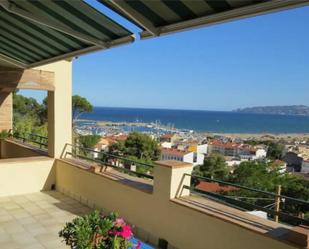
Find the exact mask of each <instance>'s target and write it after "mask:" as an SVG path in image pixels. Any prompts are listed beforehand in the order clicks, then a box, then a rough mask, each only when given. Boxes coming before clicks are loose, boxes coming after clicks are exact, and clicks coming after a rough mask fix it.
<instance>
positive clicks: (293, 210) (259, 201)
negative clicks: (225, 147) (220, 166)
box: [184, 174, 309, 225]
mask: <svg viewBox="0 0 309 249" xmlns="http://www.w3.org/2000/svg"><path fill="white" fill-rule="evenodd" d="M185 175H186V176H190V177H191V185H190V186H184V188H185V189H189V190H190V192H191V193H194V194H197V195H199V196H203V197H206V198H208V199H211V200H214V201H216V202H219V203H222V204H225V205H228V206H231V207H234V208H237V209H240V210H242V211H256V210H258V211H263V212H265V213H267V216H268V218H271V219H274V220H277V221H278V220H280V222H282V223H287V224H291V225H300V224H303V225H309V220H308V219H306V218H304V213H305V212H309V202H308V201H305V200H301V199H296V198H292V197H288V196H285V195H279V194H276V193H272V192H267V191H263V190H259V189H254V188H249V187H245V186H242V185H238V184H234V183H230V182H225V181H221V180H215V179H211V178H207V177H200V176H196V175H189V174H185ZM201 182H207V183H214V184H216V186H217V189H216V190H213V189H210V188H209V191H208V189H207V187H205V188H204V189H202V187H197V185H198V184H199V183H201ZM301 214H302V215H301Z"/></svg>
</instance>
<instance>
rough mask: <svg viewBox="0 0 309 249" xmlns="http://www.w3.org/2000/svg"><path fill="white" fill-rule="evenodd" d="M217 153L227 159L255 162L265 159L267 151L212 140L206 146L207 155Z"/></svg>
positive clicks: (260, 148) (246, 145)
mask: <svg viewBox="0 0 309 249" xmlns="http://www.w3.org/2000/svg"><path fill="white" fill-rule="evenodd" d="M212 153H219V154H222V155H224V156H229V157H240V159H245V160H257V159H263V158H266V155H267V151H266V149H265V148H262V147H261V146H260V147H253V146H251V145H248V144H240V143H235V142H226V143H224V142H222V141H220V140H217V139H214V140H212V141H210V142H209V144H208V154H212Z"/></svg>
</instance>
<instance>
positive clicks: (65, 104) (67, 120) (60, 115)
mask: <svg viewBox="0 0 309 249" xmlns="http://www.w3.org/2000/svg"><path fill="white" fill-rule="evenodd" d="M37 69H40V70H46V71H52V72H54V73H55V75H54V87H55V90H54V91H48V155H49V156H51V157H55V158H59V157H60V156H61V154H62V151H63V149H64V146H65V144H66V143H72V63H71V62H70V61H59V62H55V63H51V64H48V65H45V66H42V67H39V68H37Z"/></svg>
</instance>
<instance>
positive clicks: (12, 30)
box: [0, 0, 134, 68]
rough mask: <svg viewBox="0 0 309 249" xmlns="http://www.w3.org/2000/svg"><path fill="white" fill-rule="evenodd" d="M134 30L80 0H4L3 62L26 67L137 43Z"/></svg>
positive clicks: (0, 4) (0, 10)
mask: <svg viewBox="0 0 309 249" xmlns="http://www.w3.org/2000/svg"><path fill="white" fill-rule="evenodd" d="M133 41H134V37H133V33H132V32H130V31H128V30H127V29H126V28H124V27H122V26H121V25H119V24H117V23H116V22H114V21H113V20H111V19H110V18H108V17H107V16H105V15H103V14H102V13H101V12H99V11H97V10H96V9H94V8H93V7H91V6H90V5H88V4H87V3H85V2H83V1H80V0H73V1H72V0H61V1H52V0H41V1H37V0H0V65H2V66H4V65H6V66H9V65H10V66H17V67H22V68H28V67H34V66H38V65H42V64H46V63H48V62H53V61H57V60H61V59H65V58H72V57H74V56H76V55H80V54H83V53H87V52H92V51H96V50H100V49H107V48H111V47H114V46H116V45H120V44H123V43H129V42H133Z"/></svg>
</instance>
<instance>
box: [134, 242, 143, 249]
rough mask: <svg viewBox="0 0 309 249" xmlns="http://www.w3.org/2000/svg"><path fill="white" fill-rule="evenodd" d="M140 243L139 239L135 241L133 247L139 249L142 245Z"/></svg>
mask: <svg viewBox="0 0 309 249" xmlns="http://www.w3.org/2000/svg"><path fill="white" fill-rule="evenodd" d="M141 246H142V244H141V242H140V241H137V244H136V246H135V249H141V248H142V247H141Z"/></svg>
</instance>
